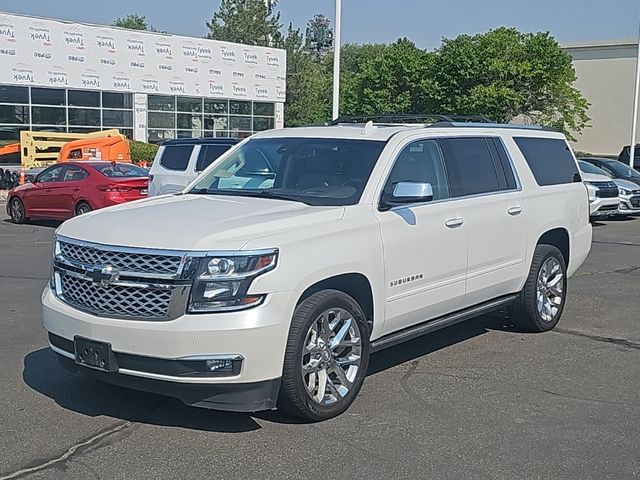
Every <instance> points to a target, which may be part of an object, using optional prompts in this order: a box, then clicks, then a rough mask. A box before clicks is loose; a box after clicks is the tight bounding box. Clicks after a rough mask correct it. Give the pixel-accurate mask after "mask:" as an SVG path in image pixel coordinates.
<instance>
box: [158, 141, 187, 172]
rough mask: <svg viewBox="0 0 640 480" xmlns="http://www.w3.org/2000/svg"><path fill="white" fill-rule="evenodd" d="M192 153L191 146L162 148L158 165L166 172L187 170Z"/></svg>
mask: <svg viewBox="0 0 640 480" xmlns="http://www.w3.org/2000/svg"><path fill="white" fill-rule="evenodd" d="M192 151H193V146H192V145H169V146H167V147H165V148H164V152H163V153H162V157H161V158H160V165H162V166H163V167H164V168H166V169H167V170H180V171H184V170H186V169H187V165H188V164H189V157H191V152H192Z"/></svg>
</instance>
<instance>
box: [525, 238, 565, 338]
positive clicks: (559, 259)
mask: <svg viewBox="0 0 640 480" xmlns="http://www.w3.org/2000/svg"><path fill="white" fill-rule="evenodd" d="M566 296H567V266H566V263H565V260H564V257H563V256H562V253H561V252H560V250H558V249H557V248H556V247H554V246H552V245H538V246H536V250H535V252H534V254H533V261H532V262H531V269H530V271H529V276H528V277H527V281H526V283H525V286H524V288H523V289H522V291H521V292H520V294H519V296H518V299H517V300H516V302H515V303H514V305H513V309H512V314H513V317H514V320H515V321H516V322H518V323H519V324H520V325H521V326H522V327H523V328H525V329H526V330H529V331H532V332H546V331H548V330H551V329H552V328H553V327H555V326H556V325H557V324H558V321H559V320H560V317H561V316H562V311H563V310H564V304H565V299H566Z"/></svg>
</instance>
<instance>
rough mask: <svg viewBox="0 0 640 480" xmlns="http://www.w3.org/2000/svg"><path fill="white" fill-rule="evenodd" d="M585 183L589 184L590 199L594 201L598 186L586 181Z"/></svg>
mask: <svg viewBox="0 0 640 480" xmlns="http://www.w3.org/2000/svg"><path fill="white" fill-rule="evenodd" d="M585 185H586V186H587V193H588V194H589V201H590V202H593V201H594V200H595V199H596V198H597V195H598V187H596V186H595V185H593V184H591V183H589V182H585Z"/></svg>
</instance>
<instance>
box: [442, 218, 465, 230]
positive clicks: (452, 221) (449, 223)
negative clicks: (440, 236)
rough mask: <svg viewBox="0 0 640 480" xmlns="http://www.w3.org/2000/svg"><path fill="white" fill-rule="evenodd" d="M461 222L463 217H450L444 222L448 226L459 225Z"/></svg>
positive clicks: (456, 226) (454, 226)
mask: <svg viewBox="0 0 640 480" xmlns="http://www.w3.org/2000/svg"><path fill="white" fill-rule="evenodd" d="M463 223H464V219H463V218H462V217H456V218H450V219H449V220H446V221H445V222H444V224H445V225H446V226H447V227H449V228H458V227H461V226H462V224H463Z"/></svg>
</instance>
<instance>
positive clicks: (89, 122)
mask: <svg viewBox="0 0 640 480" xmlns="http://www.w3.org/2000/svg"><path fill="white" fill-rule="evenodd" d="M69 125H85V126H93V127H99V126H100V110H98V109H96V108H70V109H69ZM94 130H95V129H94Z"/></svg>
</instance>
